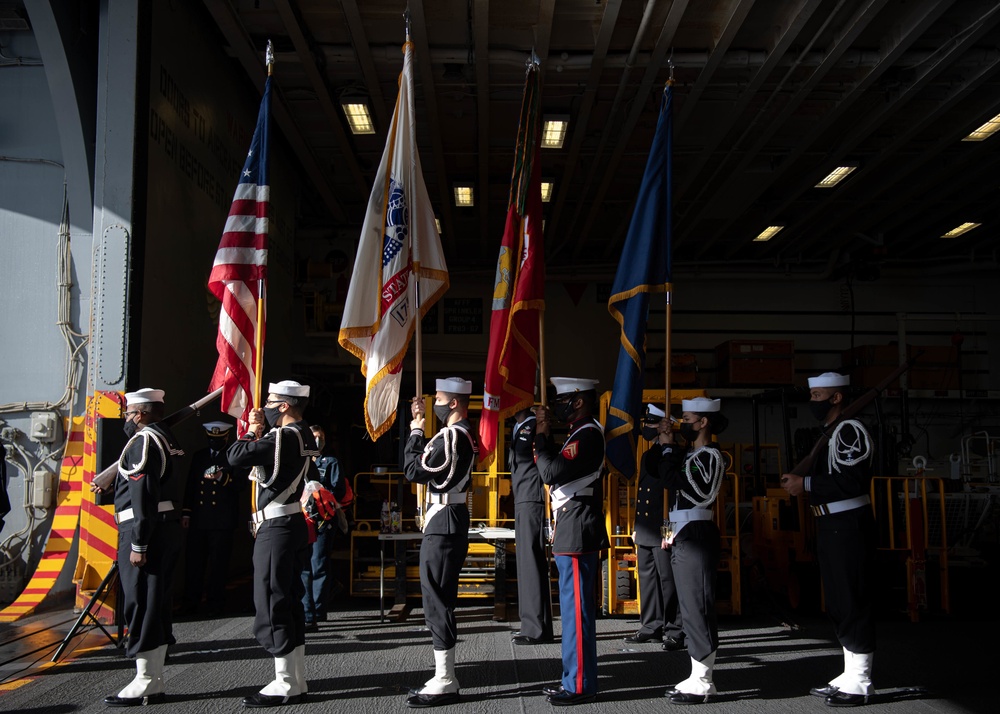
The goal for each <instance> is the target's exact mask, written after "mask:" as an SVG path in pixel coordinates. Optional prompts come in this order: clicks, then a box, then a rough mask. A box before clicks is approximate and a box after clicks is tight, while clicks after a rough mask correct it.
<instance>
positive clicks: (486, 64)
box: [473, 0, 490, 255]
mask: <svg viewBox="0 0 1000 714" xmlns="http://www.w3.org/2000/svg"><path fill="white" fill-rule="evenodd" d="M473 16H474V17H473V19H474V27H475V30H474V32H475V52H476V115H477V118H478V121H477V122H476V125H477V128H478V130H479V137H478V146H479V181H478V182H477V183H478V192H479V201H478V202H477V203H478V208H479V211H478V213H479V247H480V252H481V253H482V254H483V255H485V254H486V252H487V246H488V245H489V239H490V235H489V233H490V0H475V5H474V7H473Z"/></svg>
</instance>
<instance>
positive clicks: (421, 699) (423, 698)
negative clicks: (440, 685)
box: [406, 689, 460, 709]
mask: <svg viewBox="0 0 1000 714" xmlns="http://www.w3.org/2000/svg"><path fill="white" fill-rule="evenodd" d="M459 699H460V697H459V695H458V692H445V693H444V694H421V693H420V692H415V691H413V690H412V689H411V690H410V695H409V696H408V697H407V698H406V706H408V707H413V708H414V709H426V708H427V707H441V706H444V705H445V704H455V703H456V702H458V701H459Z"/></svg>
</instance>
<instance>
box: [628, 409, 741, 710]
mask: <svg viewBox="0 0 1000 714" xmlns="http://www.w3.org/2000/svg"><path fill="white" fill-rule="evenodd" d="M720 406H721V404H720V401H719V400H718V399H708V398H706V397H697V398H695V399H684V400H682V402H681V408H682V409H683V412H684V414H683V418H682V422H681V425H680V433H681V435H682V436H683V437H684V438H685V439H686V440H687V442H688V448H687V449H686V450H684V449H679V448H677V447H676V446H673V444H672V443H670V442H672V439H673V435H672V433H671V432H670V431H669V430H667V431H666V432H665V433H664V436H663V438H662V439H660V440H661V441H667V443H664V444H661V445H660V446H659V448H656V447H654V448H652V449H650V450H649V452H648V453H649V456H648V457H647V458H648V466H647V467H648V468H650V469H655V470H658V472H659V474H660V478H661V479H662V481H663V485H664V487H665V488H668V489H670V493H671V496H672V505H671V508H670V512H669V513H668V515H667V520H668V523H669V525H668V534H667V535H666V537H665V539H664V541H665V543H666V545H667V546H668V547H669V550H670V567H671V570H672V571H673V575H674V582H675V583H676V587H677V602H678V605H679V607H680V612H681V621H682V622H683V623H684V633H685V635H686V636H687V637H686V639H687V646H688V654H689V655H690V657H691V674H690V676H689V677H688V678H687V679H685V680H683V681H682V682H679V683H678V684H676V685H674V687H672V688H671V689H669V690H668V691H667V695H668V696H669V697H670V702H671V703H672V704H700V703H703V702H707V701H708V699H709V697H710V696H711V695H714V694H715V693H716V689H715V683H714V681H713V670H714V668H715V656H716V651H717V650H718V649H719V628H718V622H717V620H716V612H715V580H716V575H717V571H718V569H719V554H720V537H719V528H718V526H716V525H715V521H714V520H713V517H714V514H713V508H712V506H713V505H714V503H715V499H716V497H717V496H718V494H719V489H720V488H721V486H722V479H723V476H724V474H725V467H724V465H723V459H722V454H721V453H720V451H719V448H718V446H717V445H715V444H713V443H712V441H711V437H712V436H713V435H714V434H717V433H719V432H721V431H722V430H723V429H724V428H725V426H726V420H725V417H724V416H722V414H721V412H720Z"/></svg>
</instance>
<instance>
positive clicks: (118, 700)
mask: <svg viewBox="0 0 1000 714" xmlns="http://www.w3.org/2000/svg"><path fill="white" fill-rule="evenodd" d="M165 701H167V695H166V694H164V693H163V692H160V693H159V694H148V695H146V696H144V697H119V696H118V695H117V694H112V695H111V696H110V697H104V703H105V704H106V705H107V706H109V707H144V706H146V705H147V704H163V702H165Z"/></svg>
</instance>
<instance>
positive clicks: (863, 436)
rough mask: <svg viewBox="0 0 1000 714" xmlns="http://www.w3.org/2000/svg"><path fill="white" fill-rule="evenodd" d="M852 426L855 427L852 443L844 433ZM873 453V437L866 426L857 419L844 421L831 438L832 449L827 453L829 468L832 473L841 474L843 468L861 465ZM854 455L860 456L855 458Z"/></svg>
mask: <svg viewBox="0 0 1000 714" xmlns="http://www.w3.org/2000/svg"><path fill="white" fill-rule="evenodd" d="M848 424H850V425H851V426H852V427H854V435H855V436H854V440H853V441H851V442H850V443H848V442H847V440H846V439H845V438H844V434H843V433H842V432H843V430H844V427H845V426H847V425H848ZM871 453H872V442H871V437H869V436H868V430H867V429H865V426H864V424H862V423H861V422H859V421H858V420H856V419H848V420H846V421H842V422H841V423H840V424H838V425H837V428H836V429H834V430H833V434H832V435H831V436H830V449H829V450H828V451H827V468H828V470H829V472H830V473H833V472H834V471H836V472H837V473H840V467H841V466H854V465H856V464H859V463H861V462H862V461H864V460H865V459H867V458H868V457H869V456H871ZM854 454H859V456H857V457H855V456H854Z"/></svg>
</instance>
